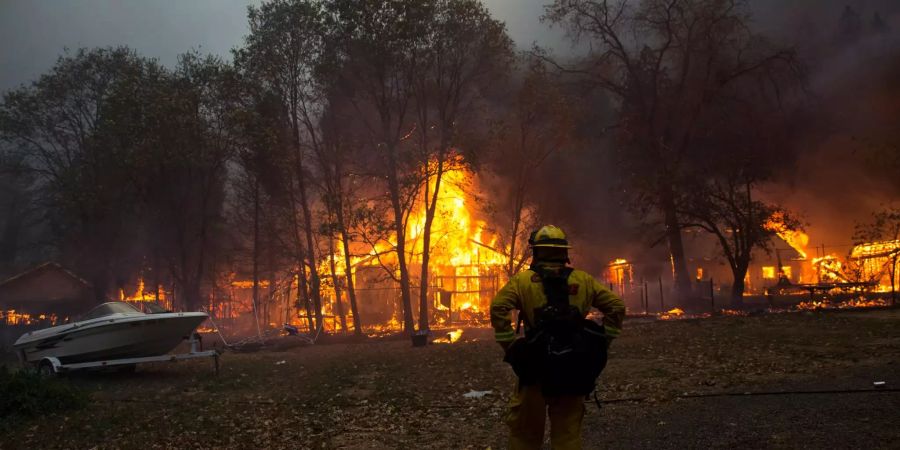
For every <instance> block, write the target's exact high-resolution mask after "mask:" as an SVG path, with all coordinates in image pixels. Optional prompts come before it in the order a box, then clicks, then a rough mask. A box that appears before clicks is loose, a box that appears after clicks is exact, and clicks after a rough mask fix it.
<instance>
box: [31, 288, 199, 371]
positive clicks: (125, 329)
mask: <svg viewBox="0 0 900 450" xmlns="http://www.w3.org/2000/svg"><path fill="white" fill-rule="evenodd" d="M159 310H161V308H159ZM206 319H207V314H206V313H204V312H168V311H164V310H163V311H161V312H152V311H151V313H149V314H148V313H145V312H142V311H140V310H139V309H137V308H136V307H134V306H132V305H131V304H128V303H124V302H108V303H103V304H101V305H98V306H97V307H95V308H94V309H92V310H90V311H89V312H88V313H87V314H85V315H83V316H81V317H80V318H79V319H78V320H77V321H75V322H72V323H67V324H64V325H58V326H55V327H50V328H44V329H42V330H35V331H31V332H28V333H25V334H23V335H22V336H21V337H19V339H18V340H17V341H16V342H15V343H14V344H13V347H14V348H15V349H16V353H18V354H19V357H20V358H21V359H22V361H23V362H26V363H33V364H39V363H40V362H41V361H43V360H45V359H47V358H55V359H56V360H57V361H59V363H62V364H74V363H86V362H92V361H104V360H118V359H126V358H143V357H153V356H160V355H165V354H166V353H168V352H170V351H172V350H174V349H175V347H177V346H178V344H180V343H181V341H183V340H185V339H188V338H189V337H191V335H192V334H193V332H194V330H195V329H196V328H197V327H198V326H199V325H200V324H201V323H203V321H204V320H206Z"/></svg>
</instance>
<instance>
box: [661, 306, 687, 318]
mask: <svg viewBox="0 0 900 450" xmlns="http://www.w3.org/2000/svg"><path fill="white" fill-rule="evenodd" d="M684 317H685V315H684V310H683V309H681V308H673V309H670V310H668V311H666V312H664V313H660V314H659V318H660V319H661V320H672V319H681V318H684Z"/></svg>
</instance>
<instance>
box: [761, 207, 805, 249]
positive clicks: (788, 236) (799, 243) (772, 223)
mask: <svg viewBox="0 0 900 450" xmlns="http://www.w3.org/2000/svg"><path fill="white" fill-rule="evenodd" d="M784 219H785V218H784V213H782V212H780V211H779V212H775V213H774V214H772V217H769V220H768V221H766V224H765V228H766V229H767V230H769V231H774V232H775V233H776V234H777V235H778V237H780V238H781V240H783V241H784V242H786V243H787V244H788V245H790V246H791V248H793V249H794V250H795V251H796V252H797V254H799V255H800V259H806V257H807V255H806V247H807V246H808V245H809V236H808V235H807V234H806V233H804V232H802V231H800V230H792V229H789V228H788V226H787V224H785V223H784Z"/></svg>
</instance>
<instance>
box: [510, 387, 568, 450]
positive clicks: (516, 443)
mask: <svg viewBox="0 0 900 450" xmlns="http://www.w3.org/2000/svg"><path fill="white" fill-rule="evenodd" d="M548 412H549V414H550V446H551V447H552V448H553V449H554V450H570V449H580V448H581V420H582V419H583V418H584V397H581V396H569V395H567V396H560V397H548V398H544V394H542V393H541V387H540V386H539V385H532V386H521V387H520V386H519V384H518V383H516V389H515V391H513V394H512V396H511V397H510V399H509V415H508V416H507V417H506V423H507V425H509V448H510V449H512V450H520V449H539V448H541V444H543V442H544V421H545V420H546V417H547V413H548Z"/></svg>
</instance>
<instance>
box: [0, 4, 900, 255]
mask: <svg viewBox="0 0 900 450" xmlns="http://www.w3.org/2000/svg"><path fill="white" fill-rule="evenodd" d="M483 1H484V3H485V4H486V5H487V6H488V8H489V9H490V10H491V11H492V12H493V13H494V15H495V16H496V17H497V18H498V19H500V20H502V21H504V22H505V23H506V25H507V28H508V31H509V33H510V36H511V37H512V38H513V39H514V40H515V41H516V42H517V44H518V45H519V47H520V48H523V49H526V48H529V47H531V46H532V44H534V43H537V44H539V45H542V46H545V47H551V48H553V49H554V51H555V52H557V53H567V52H569V51H571V49H572V46H571V45H570V44H569V43H568V42H567V41H566V39H565V37H564V34H563V32H562V31H561V30H559V29H550V28H549V27H548V25H546V24H543V23H541V22H540V16H541V14H542V12H543V5H544V4H545V3H547V1H548V0H483ZM251 3H254V2H251V1H248V0H190V1H186V0H71V1H61V0H0V42H2V46H0V92H2V91H5V90H8V89H10V88H13V87H16V86H18V85H20V84H23V83H27V82H29V81H31V80H33V79H35V78H36V77H37V76H39V75H40V74H41V73H42V72H44V71H46V70H47V69H49V68H50V67H51V66H52V65H53V63H54V61H55V60H56V58H57V57H58V55H59V54H60V53H61V52H62V51H63V49H64V48H66V47H68V48H73V49H74V48H78V47H97V46H116V45H126V46H129V47H132V48H134V49H135V50H137V51H138V52H139V53H141V54H143V55H145V56H150V57H155V58H158V59H159V60H160V61H161V62H162V63H163V64H167V65H171V64H173V63H174V62H175V60H176V56H177V55H178V54H180V53H183V52H185V51H188V50H191V49H196V50H199V51H201V52H209V53H214V54H219V55H222V56H225V57H227V56H228V54H229V50H230V49H231V48H233V47H235V46H238V45H240V43H241V38H242V36H244V35H245V34H246V33H247V24H246V8H247V5H248V4H251ZM256 3H258V1H257V2H256ZM749 4H750V5H751V7H752V11H751V12H752V15H753V24H754V26H755V27H756V28H757V29H758V30H760V31H762V32H764V33H765V34H767V35H769V36H771V37H773V38H774V39H776V40H778V41H781V42H783V43H785V44H787V45H792V46H796V47H797V48H798V49H800V50H801V53H803V52H805V51H808V53H807V54H801V56H804V57H807V58H809V59H810V63H811V69H812V70H811V72H812V76H811V83H810V85H811V88H812V89H813V90H814V91H815V95H816V96H817V98H818V100H819V101H820V102H821V103H820V107H821V108H824V109H827V110H828V111H833V112H834V114H829V117H828V118H824V119H823V124H822V127H821V128H820V129H819V130H817V131H815V132H814V133H811V134H812V136H808V137H807V138H805V139H803V142H804V143H805V144H804V145H808V148H805V149H802V151H801V152H800V155H799V156H798V161H797V165H798V167H796V168H792V169H791V171H792V173H789V174H787V176H786V177H785V179H784V180H782V182H781V183H780V184H779V185H777V186H775V187H774V188H773V189H771V193H770V194H769V195H770V196H771V199H772V200H773V201H777V202H779V203H783V204H786V205H787V206H788V207H792V208H794V209H797V210H799V212H800V213H801V214H803V215H804V217H805V219H806V220H807V221H808V222H809V223H810V227H809V231H810V235H811V237H812V239H813V242H812V243H811V244H816V245H818V244H820V243H823V242H824V243H829V244H830V243H835V244H838V243H845V242H849V241H850V235H851V234H852V228H853V224H854V223H855V222H857V221H859V220H864V219H865V218H866V216H867V215H868V214H869V213H870V212H871V210H872V209H874V208H877V207H878V206H879V205H881V204H883V203H885V202H889V201H894V200H895V198H893V197H892V195H894V194H892V193H888V194H877V193H878V192H881V190H880V186H879V184H878V183H877V182H876V181H873V180H872V179H870V178H869V177H867V176H866V173H865V171H864V170H863V169H862V168H861V166H860V164H859V163H858V161H857V158H856V156H854V151H855V150H854V149H856V148H858V147H859V146H860V144H859V143H860V142H861V141H865V140H866V139H880V138H881V137H882V136H885V135H887V134H888V133H887V131H889V130H891V129H893V128H894V127H895V125H891V123H894V122H896V117H897V115H898V114H900V111H898V110H897V109H898V107H897V105H900V90H898V89H897V86H898V85H900V81H898V80H895V79H891V77H892V76H893V75H898V76H900V68H898V67H896V65H895V67H893V68H891V67H890V61H891V60H892V59H894V58H893V57H894V56H896V55H898V54H900V53H898V51H897V49H898V48H900V45H897V44H898V42H900V39H898V35H900V1H897V0H752V1H750V2H749ZM848 5H849V6H851V7H852V8H854V9H855V10H856V11H857V12H859V14H860V17H861V20H862V22H863V23H864V24H870V23H871V21H872V20H873V16H874V14H875V12H879V13H880V14H881V16H882V17H883V19H884V20H885V22H886V23H887V25H888V26H889V27H891V28H892V37H891V38H890V39H888V40H886V41H885V42H882V43H879V44H877V45H872V44H871V43H868V42H865V40H864V42H861V43H859V44H856V45H853V46H849V47H845V48H844V49H843V50H840V51H836V50H834V49H831V50H828V51H824V52H823V51H821V50H822V48H823V47H827V46H829V45H832V44H833V40H834V35H835V32H836V30H837V28H838V22H839V19H840V16H841V12H842V11H843V9H844V7H845V6H848ZM879 46H880V47H879ZM885 46H887V47H888V48H885ZM873 105H876V106H879V107H880V108H881V110H880V112H879V110H878V109H877V108H875V107H873ZM892 105H893V106H892ZM826 122H827V123H826ZM573 170H576V171H578V170H577V169H575V168H573ZM570 175H573V174H570ZM573 176H574V175H573ZM570 181H571V180H570ZM587 181H590V180H587ZM570 184H573V185H575V186H582V185H583V186H596V185H597V183H593V182H590V183H579V182H577V180H575V181H574V182H572V183H570ZM597 189H601V188H597ZM602 189H607V188H602ZM873 192H874V193H876V195H871V193H873ZM579 196H580V198H600V199H605V200H603V201H601V202H600V203H598V204H597V205H596V207H595V209H597V210H598V211H597V212H594V214H596V215H597V216H599V217H593V218H590V219H589V220H582V218H579V219H577V220H574V221H573V222H586V223H589V224H593V225H592V226H575V225H574V223H573V227H574V228H581V230H573V231H576V233H575V234H576V235H583V234H595V228H594V226H596V225H597V223H598V221H600V220H603V221H609V215H610V214H616V213H615V211H612V208H613V206H614V199H611V198H610V197H611V195H610V193H609V192H594V193H587V194H586V195H579ZM559 203H561V204H562V203H564V202H559ZM582 211H583V210H582ZM588 214H589V215H592V216H594V214H591V213H588ZM604 217H605V218H604ZM613 228H615V227H613ZM593 238H594V240H598V241H603V240H604V239H602V238H600V239H597V236H593ZM619 241H621V239H613V240H612V241H609V240H607V242H611V243H615V242H619ZM598 243H599V244H600V245H601V246H603V245H604V242H598ZM607 256H611V255H602V256H598V259H602V258H606V257H607Z"/></svg>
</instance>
